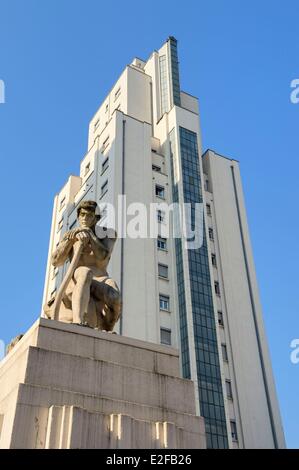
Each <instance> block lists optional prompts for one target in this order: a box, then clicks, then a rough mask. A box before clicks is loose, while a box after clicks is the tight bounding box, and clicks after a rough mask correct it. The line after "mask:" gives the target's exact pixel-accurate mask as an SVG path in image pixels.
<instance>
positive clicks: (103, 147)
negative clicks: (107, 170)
mask: <svg viewBox="0 0 299 470" xmlns="http://www.w3.org/2000/svg"><path fill="white" fill-rule="evenodd" d="M108 145H109V135H108V137H107V138H106V139H105V140H104V142H103V145H102V150H101V151H102V153H104V152H105V150H106V148H107V147H108Z"/></svg>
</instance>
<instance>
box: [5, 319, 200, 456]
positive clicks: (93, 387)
mask: <svg viewBox="0 0 299 470" xmlns="http://www.w3.org/2000/svg"><path fill="white" fill-rule="evenodd" d="M205 446H206V441H205V431H204V421H203V418H201V417H198V416H195V397H194V386H193V383H192V382H191V381H190V380H185V379H182V378H180V372H179V359H178V353H177V351H176V350H174V349H172V348H170V347H167V346H161V345H156V344H153V343H147V342H144V341H138V340H134V339H131V338H126V337H123V336H117V335H112V334H109V333H102V332H98V331H95V330H92V329H90V328H85V327H80V326H77V325H69V324H66V323H61V322H57V321H53V320H46V319H43V318H41V319H39V320H38V321H37V322H36V323H35V324H34V325H33V326H32V328H31V329H30V330H29V331H28V332H27V333H26V335H25V336H24V337H23V338H22V339H21V341H20V342H19V343H18V344H17V345H16V346H15V347H14V349H13V350H12V351H11V352H10V353H9V354H8V355H7V356H6V357H5V359H4V360H3V361H2V362H1V363H0V448H34V449H40V448H42V449H57V448H59V449H63V448H66V449H75V448H80V449H83V448H84V449H85V448H90V449H91V448H105V449H117V448H118V449H120V448H123V449H124V448H126V449H128V448H133V449H139V448H147V449H157V448H172V449H175V448H181V449H183V448H205Z"/></svg>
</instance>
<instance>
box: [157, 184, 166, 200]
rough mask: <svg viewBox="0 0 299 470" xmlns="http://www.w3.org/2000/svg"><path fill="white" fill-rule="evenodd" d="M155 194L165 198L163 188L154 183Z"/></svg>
mask: <svg viewBox="0 0 299 470" xmlns="http://www.w3.org/2000/svg"><path fill="white" fill-rule="evenodd" d="M156 196H158V197H160V198H161V199H165V188H164V187H163V186H159V185H158V184H156Z"/></svg>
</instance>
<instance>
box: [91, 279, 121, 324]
mask: <svg viewBox="0 0 299 470" xmlns="http://www.w3.org/2000/svg"><path fill="white" fill-rule="evenodd" d="M91 292H92V295H93V296H94V298H95V299H96V300H97V316H98V328H99V329H101V330H106V331H112V330H113V327H114V325H115V323H116V322H117V320H118V319H119V317H120V314H121V295H120V291H119V289H118V287H117V284H116V282H114V281H113V279H111V278H105V279H103V281H101V282H99V281H96V280H93V282H92V286H91Z"/></svg>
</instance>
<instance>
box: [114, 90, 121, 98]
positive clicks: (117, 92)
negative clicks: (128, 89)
mask: <svg viewBox="0 0 299 470" xmlns="http://www.w3.org/2000/svg"><path fill="white" fill-rule="evenodd" d="M120 94H121V88H120V87H119V88H118V89H117V90H116V92H115V93H114V101H116V100H117V98H119V97H120Z"/></svg>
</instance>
